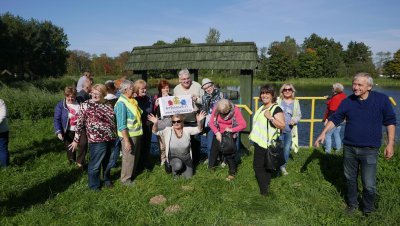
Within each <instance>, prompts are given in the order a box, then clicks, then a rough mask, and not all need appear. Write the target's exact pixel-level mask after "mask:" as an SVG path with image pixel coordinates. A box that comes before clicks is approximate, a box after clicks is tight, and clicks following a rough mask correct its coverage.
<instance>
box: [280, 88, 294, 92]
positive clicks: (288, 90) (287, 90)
mask: <svg viewBox="0 0 400 226" xmlns="http://www.w3.org/2000/svg"><path fill="white" fill-rule="evenodd" d="M290 91H293V90H292V88H289V89H283V90H282V92H290Z"/></svg>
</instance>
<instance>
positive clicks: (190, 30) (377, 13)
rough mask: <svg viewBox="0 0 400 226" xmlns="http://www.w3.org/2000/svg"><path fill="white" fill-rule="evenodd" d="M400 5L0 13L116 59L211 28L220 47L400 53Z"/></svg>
mask: <svg viewBox="0 0 400 226" xmlns="http://www.w3.org/2000/svg"><path fill="white" fill-rule="evenodd" d="M399 11H400V0H380V1H379V0H337V1H333V0H303V1H301V0H275V1H272V0H199V1H190V0H189V1H188V0H186V1H184V0H181V1H178V0H144V1H133V0H116V1H106V0H79V1H78V0H65V1H57V0H1V1H0V14H3V13H5V12H10V13H12V14H13V15H18V16H21V17H23V18H25V19H29V18H35V19H38V20H50V21H51V22H53V24H55V25H57V26H59V27H62V28H63V29H64V32H65V33H66V34H67V36H68V40H69V43H70V47H69V49H71V50H75V49H79V50H83V51H86V52H88V53H91V54H101V53H106V54H107V55H109V56H117V55H118V54H119V53H121V52H123V51H130V50H132V48H133V47H135V46H143V45H152V44H153V43H154V42H156V41H158V40H163V41H166V42H173V41H174V40H175V39H177V38H179V37H183V36H184V37H188V38H190V39H191V40H192V43H202V42H205V37H206V35H207V33H208V31H209V28H211V27H213V28H216V29H218V30H219V31H220V32H221V41H223V40H226V39H233V40H234V41H240V42H247V41H253V42H255V43H256V44H257V46H258V47H264V46H266V47H268V46H269V45H270V43H271V42H273V41H283V40H284V38H285V36H288V35H289V36H291V37H292V38H294V39H295V40H296V42H297V43H298V44H301V43H303V41H304V38H306V37H309V36H310V35H311V34H312V33H316V34H318V35H319V36H321V37H327V38H333V39H334V40H335V41H337V42H340V43H341V44H342V45H343V47H344V48H346V46H347V44H348V43H349V42H350V41H357V42H364V43H365V44H366V45H367V46H369V47H370V49H371V50H372V51H373V52H374V53H376V52H379V51H390V52H392V53H393V52H395V51H397V50H399V49H400V16H399Z"/></svg>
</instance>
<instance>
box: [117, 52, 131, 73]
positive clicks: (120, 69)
mask: <svg viewBox="0 0 400 226" xmlns="http://www.w3.org/2000/svg"><path fill="white" fill-rule="evenodd" d="M129 57H130V52H129V51H125V52H122V53H120V54H119V56H118V57H116V58H114V65H115V73H116V75H123V74H124V70H125V64H126V62H128V60H129Z"/></svg>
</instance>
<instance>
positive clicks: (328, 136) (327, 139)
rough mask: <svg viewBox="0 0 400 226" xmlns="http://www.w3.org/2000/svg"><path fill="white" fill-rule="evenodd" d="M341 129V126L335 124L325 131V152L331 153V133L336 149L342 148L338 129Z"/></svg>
mask: <svg viewBox="0 0 400 226" xmlns="http://www.w3.org/2000/svg"><path fill="white" fill-rule="evenodd" d="M341 129H342V126H340V125H339V126H337V127H334V128H333V129H331V130H330V131H328V132H327V133H326V136H325V152H326V153H331V150H332V135H333V137H334V139H335V147H336V150H340V148H342V139H341V138H340V130H341Z"/></svg>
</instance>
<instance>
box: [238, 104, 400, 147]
mask: <svg viewBox="0 0 400 226" xmlns="http://www.w3.org/2000/svg"><path fill="white" fill-rule="evenodd" d="M327 98H328V97H327V96H323V97H296V99H298V100H311V116H310V117H311V118H309V119H301V120H300V122H309V123H310V143H309V147H312V146H313V137H314V123H315V122H322V120H323V119H321V118H315V101H316V100H326V99H327ZM259 99H260V97H253V100H254V106H255V107H254V110H255V111H257V110H258V102H259ZM389 100H390V102H391V103H392V104H393V105H394V106H396V105H397V104H396V101H395V100H394V99H393V98H392V97H389ZM236 106H238V107H240V108H243V109H244V110H245V111H246V112H247V113H249V115H252V114H253V111H252V110H251V109H250V108H249V107H248V106H247V105H244V104H237V105H236Z"/></svg>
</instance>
